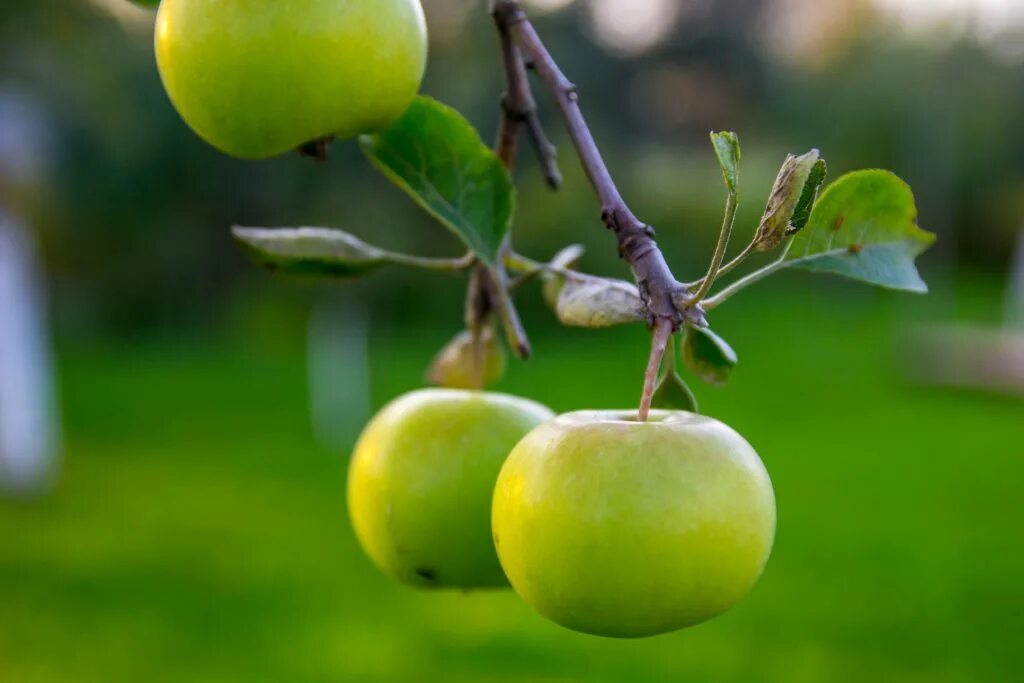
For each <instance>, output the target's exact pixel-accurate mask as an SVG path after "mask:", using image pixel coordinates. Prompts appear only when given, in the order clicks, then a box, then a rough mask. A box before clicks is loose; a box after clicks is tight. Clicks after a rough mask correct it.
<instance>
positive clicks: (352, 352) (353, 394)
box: [308, 295, 370, 452]
mask: <svg viewBox="0 0 1024 683" xmlns="http://www.w3.org/2000/svg"><path fill="white" fill-rule="evenodd" d="M308 343H309V350H308V358H309V396H310V411H311V413H312V418H313V430H314V433H315V435H316V437H317V438H318V439H319V441H320V442H321V443H322V444H323V445H324V446H326V447H327V448H329V449H331V450H333V451H338V452H347V451H349V450H350V449H351V447H352V445H353V443H354V441H355V437H356V436H357V435H358V434H359V432H360V430H361V429H362V427H363V425H364V424H365V423H366V420H367V419H368V418H369V415H370V362H369V340H368V324H367V316H366V310H365V308H363V306H362V304H360V302H359V300H358V299H356V298H355V297H354V296H345V295H341V296H334V297H327V298H325V299H324V300H323V301H321V302H320V303H319V305H317V306H316V307H315V308H314V309H313V313H312V315H311V317H310V321H309V341H308Z"/></svg>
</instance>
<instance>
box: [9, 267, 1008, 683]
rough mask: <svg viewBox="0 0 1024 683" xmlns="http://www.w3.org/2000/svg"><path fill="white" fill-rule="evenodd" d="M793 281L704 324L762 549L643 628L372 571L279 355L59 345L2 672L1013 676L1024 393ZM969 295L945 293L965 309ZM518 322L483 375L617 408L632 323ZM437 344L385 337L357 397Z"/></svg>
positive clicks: (318, 677) (12, 529)
mask: <svg viewBox="0 0 1024 683" xmlns="http://www.w3.org/2000/svg"><path fill="white" fill-rule="evenodd" d="M797 282H798V283H799V284H801V285H803V286H802V287H801V288H799V289H797V288H794V287H791V286H790V287H785V286H784V287H778V286H776V287H774V288H772V287H768V288H766V290H765V295H764V296H762V297H761V298H751V299H746V298H741V299H740V300H739V301H737V303H736V305H735V306H732V305H730V306H729V307H728V308H726V309H725V311H724V312H722V313H720V314H718V315H716V320H715V322H716V329H718V331H719V332H720V333H721V334H723V335H724V336H725V337H726V338H728V339H729V340H730V341H731V342H732V344H733V345H734V346H735V347H736V348H737V350H738V351H739V353H740V356H741V365H740V366H739V368H738V370H737V372H736V375H735V378H734V381H733V384H732V386H730V387H729V388H728V389H725V390H715V389H708V388H706V387H703V386H701V387H698V391H699V396H700V398H701V399H702V401H703V406H702V407H703V408H704V410H705V412H707V413H709V414H712V415H715V416H717V417H719V418H721V419H723V420H725V421H727V422H729V423H730V424H732V425H733V426H734V427H736V428H737V429H738V430H740V431H741V432H742V433H743V434H744V435H745V436H746V437H747V438H748V440H750V441H751V443H753V444H754V446H755V448H757V449H758V451H759V452H760V453H761V454H762V457H763V459H764V460H765V462H766V464H767V465H768V468H769V470H770V471H771V473H772V477H773V480H774V483H775V487H776V492H777V496H778V504H779V532H778V539H777V544H776V547H775V552H774V555H773V559H772V561H771V562H770V564H769V566H768V569H767V572H766V574H765V576H764V578H763V580H762V581H761V583H760V584H759V586H758V587H757V588H756V589H755V591H754V593H753V594H752V595H751V596H750V597H749V598H748V599H747V600H746V601H744V602H743V603H742V604H741V605H739V606H738V607H737V608H736V609H734V610H733V611H732V612H730V613H729V614H727V615H725V616H723V617H721V618H719V619H716V620H714V621H712V622H709V623H707V624H704V625H701V626H699V627H696V628H693V629H690V630H687V631H683V632H680V633H676V634H671V635H667V636H662V637H658V638H654V639H649V640H642V641H610V640H604V639H598V638H592V637H588V636H583V635H578V634H575V633H572V632H569V631H566V630H563V629H561V628H559V627H557V626H554V625H552V624H549V623H547V622H545V621H543V620H542V619H541V618H540V617H538V616H536V615H535V614H534V613H533V612H532V611H531V610H530V609H529V607H527V606H526V605H524V604H523V603H521V602H520V601H519V600H518V599H517V598H516V597H515V596H514V595H513V594H511V593H509V592H498V593H484V594H471V595H463V594H447V593H440V594H435V593H423V592H416V591H413V590H410V589H406V588H404V587H401V586H398V585H395V584H392V583H390V582H389V581H388V580H386V579H384V578H383V577H382V576H380V575H379V574H377V573H376V571H375V570H374V569H373V568H372V567H371V566H370V564H369V563H368V561H367V560H366V559H365V558H364V557H363V556H362V554H361V553H360V551H359V550H358V548H357V546H356V544H355V541H354V538H353V536H352V532H351V529H350V527H349V524H348V522H347V518H346V513H345V500H344V481H345V469H346V454H344V453H333V452H329V451H328V450H326V449H324V448H322V447H321V446H318V445H317V444H316V443H315V441H314V440H313V438H312V435H311V429H310V427H309V423H308V417H307V408H306V398H305V396H306V387H305V377H306V368H305V361H304V357H303V349H302V347H301V345H299V344H295V345H289V344H285V345H283V346H282V345H274V344H260V343H259V342H258V341H254V340H249V341H247V343H233V342H231V341H219V342H210V343H206V344H190V345H169V344H159V343H148V344H135V345H130V344H125V343H122V344H119V345H115V344H111V345H99V346H96V345H93V346H83V345H80V344H70V343H69V344H62V345H61V353H60V367H61V377H62V380H61V384H62V395H63V403H64V411H65V418H66V423H67V430H68V443H67V449H66V471H65V473H64V476H63V477H62V479H61V480H60V482H59V485H58V487H57V489H56V491H55V493H54V495H53V496H52V497H49V498H46V499H43V500H39V501H35V502H32V501H22V502H12V501H7V502H3V503H0V680H2V681H11V682H12V683H13V682H18V683H35V682H40V683H44V682H45V683H50V682H58V681H76V682H77V683H88V682H92V681H96V682H103V683H110V682H118V681H150V682H160V681H192V682H195V683H202V682H207V681H209V682H211V683H212V682H214V681H248V682H253V681H295V682H306V681H308V682H314V681H317V682H319V681H359V682H372V681H453V682H460V681H467V682H469V681H485V682H486V681H505V680H524V681H574V680H588V681H662V680H664V681H669V680H671V681H683V680H692V681H701V682H702V683H717V682H737V683H738V682H744V683H746V682H757V681H773V682H774V681H777V682H779V683H783V682H784V683H800V682H803V681H807V682H820V681H830V682H832V683H842V682H846V681H849V682H850V683H854V682H856V683H863V682H864V681H908V682H913V681H928V682H929V683H944V682H953V681H958V682H959V681H963V682H965V683H966V682H968V681H970V682H977V681H986V682H989V681H1017V680H1021V678H1022V676H1024V663H1022V661H1021V657H1020V643H1021V642H1022V640H1021V639H1022V636H1024V630H1022V626H1024V591H1022V590H1021V588H1020V582H1021V577H1022V576H1024V548H1022V544H1021V531H1020V525H1021V503H1020V501H1021V497H1020V491H1021V485H1022V483H1024V409H1022V406H1021V404H1020V403H1019V402H1013V401H1011V400H1008V399H998V398H993V397H988V396H984V395H978V394H957V393H952V392H933V391H926V390H922V389H918V388H915V387H912V386H909V385H907V384H905V383H903V382H902V381H901V380H900V379H899V376H898V374H897V373H895V372H894V370H895V369H896V366H895V365H894V353H893V352H894V349H895V348H896V347H897V345H898V342H899V339H900V335H901V330H902V329H903V323H902V322H901V321H902V319H903V315H904V313H905V312H906V310H907V308H908V307H909V306H912V305H914V304H918V303H919V302H920V301H922V300H912V301H908V300H907V299H905V298H903V297H893V296H889V295H886V294H879V293H873V292H870V293H864V292H863V291H860V290H856V291H852V290H851V291H846V290H841V291H840V292H838V293H837V292H834V291H831V289H830V291H828V292H823V291H820V288H819V287H817V286H816V285H817V284H818V283H820V282H822V280H818V279H814V278H803V279H799V280H798V281H797ZM988 295H994V291H986V290H982V291H980V292H976V293H975V295H972V296H969V297H967V298H966V299H965V300H964V302H961V303H957V302H953V304H952V306H951V307H952V309H954V310H955V309H963V310H965V311H969V312H970V313H971V314H972V315H980V316H982V317H984V316H986V315H989V314H991V312H992V311H994V310H995V309H996V308H997V304H998V302H995V304H992V303H986V302H991V301H992V300H991V299H990V298H988ZM979 302H980V303H979ZM931 305H932V306H935V305H936V304H931ZM947 305H949V302H948V300H947V301H946V302H945V303H944V304H943V306H947ZM534 317H538V316H534ZM528 322H534V327H535V334H534V343H535V347H536V351H537V359H536V360H535V361H532V362H531V363H529V364H527V365H524V366H516V367H514V368H513V372H512V374H511V376H510V377H509V378H508V379H507V380H506V381H505V383H504V385H503V386H502V387H501V388H502V389H504V390H507V391H510V392H514V393H522V394H527V395H530V396H532V397H535V398H538V399H540V400H542V401H545V402H547V403H549V404H550V405H551V406H552V407H554V408H556V409H558V410H569V409H574V408H582V407H621V406H625V405H631V404H633V403H634V402H635V400H636V395H637V393H638V386H637V381H638V378H639V376H640V374H641V372H642V367H643V364H644V361H645V356H646V346H647V343H648V342H647V337H646V335H645V334H644V333H643V331H642V330H640V329H623V330H612V331H601V332H586V331H582V332H581V331H573V330H557V329H555V328H551V327H547V326H545V325H544V324H543V321H537V320H535V321H528ZM448 333H449V331H448V330H443V329H441V328H440V327H438V328H437V329H436V330H435V329H434V328H416V330H415V332H414V333H413V332H410V331H408V330H406V331H403V330H401V329H400V328H394V327H392V328H389V329H388V330H386V331H384V332H380V331H378V332H377V333H376V335H375V339H374V343H373V368H372V377H373V391H372V393H373V402H374V405H380V404H382V403H383V402H384V401H386V400H387V399H388V398H390V397H392V396H394V395H395V394H397V393H399V392H401V391H405V390H408V389H411V388H413V387H415V386H416V385H417V384H418V382H419V377H420V373H421V371H422V367H423V365H424V364H425V363H426V361H427V360H428V359H429V357H430V355H431V354H432V353H433V351H434V350H435V349H436V348H437V347H438V346H440V344H441V343H442V342H443V341H444V339H445V338H446V337H447V336H448ZM353 437H354V435H353Z"/></svg>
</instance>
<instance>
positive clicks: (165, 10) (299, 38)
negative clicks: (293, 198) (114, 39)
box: [156, 0, 427, 159]
mask: <svg viewBox="0 0 1024 683" xmlns="http://www.w3.org/2000/svg"><path fill="white" fill-rule="evenodd" d="M426 53H427V34H426V23H425V21H424V17H423V8H422V7H421V6H420V2H419V0H288V2H279V1H275V0H163V2H162V3H160V11H159V14H158V15H157V19H156V58H157V65H158V66H159V68H160V75H161V77H162V79H163V82H164V87H165V88H166V89H167V93H168V95H170V98H171V101H172V102H173V103H174V106H175V107H176V108H177V110H178V112H179V113H180V114H181V116H182V118H184V119H185V121H186V122H187V123H188V124H189V125H190V126H191V127H192V128H193V130H195V132H196V133H197V134H198V135H199V136H200V137H202V138H203V139H205V140H206V141H207V142H209V143H210V144H212V145H213V146H214V147H217V148H218V149H220V150H222V151H224V152H226V153H228V154H232V155H234V156H238V157H243V158H252V159H255V158H265V157H271V156H274V155H277V154H280V153H282V152H285V151H288V150H290V149H294V148H296V147H299V146H301V145H303V144H305V143H307V142H311V141H314V140H318V139H322V138H325V137H329V136H336V137H338V138H342V139H345V138H350V137H353V136H355V135H357V134H359V133H365V132H372V131H376V130H380V129H383V128H385V127H387V126H388V125H389V124H391V123H392V122H394V121H395V120H396V119H398V118H399V117H400V116H401V115H402V113H403V112H404V111H405V110H406V109H407V108H408V106H409V104H410V103H411V102H412V100H413V98H414V97H415V96H416V93H417V91H418V90H419V86H420V82H421V80H422V78H423V70H424V67H425V64H426Z"/></svg>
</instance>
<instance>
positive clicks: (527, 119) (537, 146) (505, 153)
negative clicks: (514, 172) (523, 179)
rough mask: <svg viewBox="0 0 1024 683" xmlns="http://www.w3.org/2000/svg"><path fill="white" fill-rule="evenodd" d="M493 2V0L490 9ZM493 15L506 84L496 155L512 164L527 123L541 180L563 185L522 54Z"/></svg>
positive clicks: (509, 166)
mask: <svg viewBox="0 0 1024 683" xmlns="http://www.w3.org/2000/svg"><path fill="white" fill-rule="evenodd" d="M493 6H494V3H493V2H492V11H493ZM494 16H495V23H496V24H497V26H498V34H499V35H500V37H501V55H502V62H503V63H504V65H505V81H506V84H507V90H506V91H505V94H504V96H503V97H502V98H501V121H500V124H499V126H498V142H497V145H496V151H497V154H498V157H499V158H500V159H501V161H502V163H504V164H505V167H506V168H508V169H510V170H511V169H512V168H513V167H514V166H515V158H516V151H517V147H518V138H519V132H520V129H521V128H522V127H523V126H526V132H527V134H528V135H529V136H530V140H531V142H532V143H533V148H534V151H535V152H536V153H537V161H538V162H539V163H540V167H541V170H542V171H543V172H544V180H545V182H546V183H547V185H548V187H550V188H551V189H553V190H556V189H558V188H559V187H560V186H561V185H562V173H561V171H559V170H558V151H557V149H556V148H555V146H554V145H553V144H551V140H549V139H548V136H547V133H545V132H544V126H543V125H541V122H540V116H539V115H538V113H537V103H536V101H535V100H534V98H533V91H532V89H531V88H530V79H529V76H528V74H527V73H526V62H525V61H524V60H523V54H522V52H521V51H520V49H519V47H518V46H516V45H515V43H513V42H512V37H511V35H509V31H508V27H507V26H505V25H504V24H503V23H502V22H501V21H499V20H498V15H497V14H495V15H494Z"/></svg>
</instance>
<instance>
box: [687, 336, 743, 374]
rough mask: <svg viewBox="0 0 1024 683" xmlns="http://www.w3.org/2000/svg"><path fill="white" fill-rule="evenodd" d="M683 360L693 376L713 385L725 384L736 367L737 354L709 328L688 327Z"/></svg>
mask: <svg viewBox="0 0 1024 683" xmlns="http://www.w3.org/2000/svg"><path fill="white" fill-rule="evenodd" d="M683 359H684V360H685V361H686V366H687V367H688V368H690V370H691V371H692V372H693V374H695V375H697V376H698V377H700V378H701V379H702V380H704V381H705V382H710V383H711V384H725V383H726V382H727V381H728V380H729V375H730V374H732V369H733V368H734V367H736V362H737V358H736V352H735V351H733V350H732V347H731V346H729V344H728V343H726V341H725V340H724V339H722V338H721V337H719V336H718V335H717V334H715V333H714V332H712V331H711V330H709V329H708V328H706V327H705V328H701V327H694V326H692V325H687V326H686V340H685V342H684V343H683Z"/></svg>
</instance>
